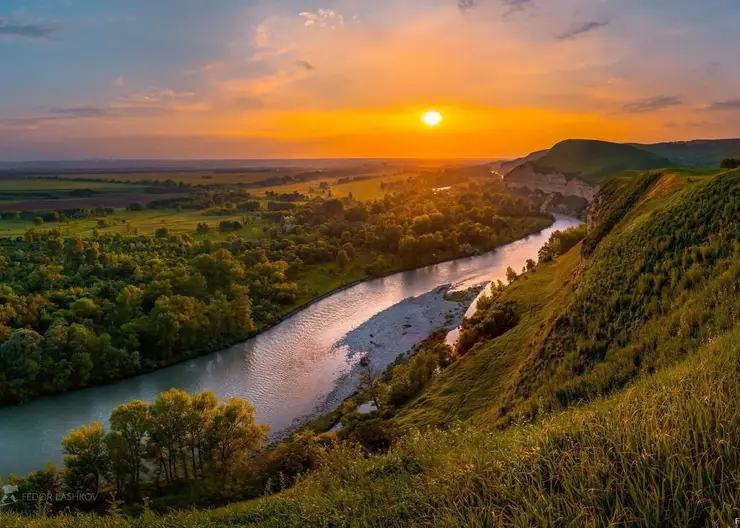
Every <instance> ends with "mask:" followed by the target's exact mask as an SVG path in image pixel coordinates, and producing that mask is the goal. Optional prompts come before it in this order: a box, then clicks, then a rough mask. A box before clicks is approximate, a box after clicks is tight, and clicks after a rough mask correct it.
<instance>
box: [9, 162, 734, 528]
mask: <svg viewBox="0 0 740 528" xmlns="http://www.w3.org/2000/svg"><path fill="white" fill-rule="evenodd" d="M600 196H601V197H602V198H603V199H600V200H597V202H596V203H597V204H598V207H599V208H600V210H599V211H596V212H595V214H594V215H593V218H594V222H595V224H594V225H593V226H592V230H591V232H590V233H589V235H588V237H587V238H586V239H585V240H584V242H583V243H582V244H581V245H579V246H576V247H575V248H573V249H572V250H571V251H570V252H568V253H567V254H566V255H563V256H562V257H559V258H558V259H556V260H555V261H554V262H549V263H542V264H540V265H539V266H538V267H537V269H536V271H534V272H530V273H528V274H526V275H524V276H522V277H520V278H519V279H517V280H516V281H515V282H514V283H513V284H512V285H511V286H510V287H508V288H507V289H506V290H505V291H504V292H503V293H502V294H501V296H500V298H499V300H500V301H502V302H507V303H511V305H512V306H513V307H514V310H515V311H516V313H517V315H518V319H519V323H518V324H517V325H516V326H515V327H514V328H513V329H511V330H509V331H508V332H506V333H504V334H503V335H500V336H499V337H496V338H494V339H489V340H485V341H482V342H480V343H479V344H477V345H476V346H474V347H473V348H472V349H471V350H470V351H469V352H468V353H467V354H466V355H465V356H463V357H462V358H460V359H459V360H458V361H456V362H455V363H453V365H452V366H451V367H449V368H447V369H446V370H443V371H442V373H441V374H439V375H438V376H437V377H436V379H435V380H434V381H433V383H432V385H431V387H430V388H429V389H427V390H426V391H425V392H424V393H422V394H421V396H419V397H418V398H416V399H415V400H414V401H412V402H411V403H410V404H408V405H407V407H406V408H404V409H403V410H402V411H401V412H400V414H398V415H396V416H395V417H394V418H392V420H393V421H394V422H396V424H398V425H400V426H401V427H403V428H404V429H406V430H407V436H405V437H404V438H402V439H401V440H400V441H399V442H398V443H397V444H396V445H395V446H394V447H393V448H392V449H391V450H390V451H389V452H388V453H386V454H383V455H379V456H368V455H367V453H366V452H364V451H362V450H360V449H359V448H354V447H351V446H349V445H347V444H341V445H339V446H338V447H326V448H325V449H323V450H322V452H321V457H320V460H321V463H320V464H319V467H318V468H317V469H316V471H314V472H312V473H310V474H308V475H307V476H305V477H304V478H303V479H302V480H301V481H300V482H299V483H298V484H297V485H296V486H295V487H294V488H292V489H289V490H287V491H284V492H283V493H280V494H277V495H275V496H272V497H268V498H265V499H262V500H259V501H254V502H248V503H242V504H237V505H233V506H229V507H226V508H222V509H218V510H215V511H212V512H192V513H183V514H173V515H172V516H170V517H167V518H165V519H160V520H156V519H151V518H148V517H146V518H144V519H142V520H140V521H139V522H138V524H136V525H137V526H141V527H147V526H155V525H165V524H167V525H177V526H184V527H186V526H206V527H208V526H214V527H215V526H276V527H277V526H280V527H283V526H349V525H352V526H450V527H452V526H498V525H501V526H531V525H539V526H553V525H554V526H570V525H573V526H593V527H596V526H605V525H627V526H630V525H645V526H725V525H731V524H732V520H733V519H734V518H735V517H736V516H737V507H738V505H739V504H740V488H739V487H738V485H737V483H738V481H739V480H740V406H738V405H737V402H738V401H739V399H740V327H738V323H739V322H740V223H739V222H737V218H738V217H739V216H740V171H728V172H725V173H722V174H719V175H717V176H709V177H700V178H697V177H695V176H693V177H686V176H683V175H681V174H677V173H672V172H667V171H655V172H649V173H646V174H643V175H641V176H639V177H636V178H625V179H617V180H614V181H612V182H610V183H609V184H608V185H606V186H605V187H604V189H603V190H602V193H601V195H600ZM425 426H439V427H436V428H431V429H426V428H425ZM502 429H503V430H502ZM417 431H423V432H417ZM83 521H84V523H87V525H89V526H98V525H102V524H97V523H96V522H95V521H94V520H92V519H91V518H84V519H83ZM42 523H43V524H42ZM65 523H66V524H65ZM84 523H83V522H78V521H74V523H73V521H67V520H41V521H39V524H37V526H39V527H41V526H49V527H57V526H84V525H85V524H84ZM0 525H2V526H27V524H21V521H20V520H19V518H16V517H11V516H5V517H3V516H2V514H0ZM109 525H110V526H128V525H129V524H128V523H126V522H124V521H121V522H120V523H119V522H118V521H116V524H113V523H110V524H109Z"/></svg>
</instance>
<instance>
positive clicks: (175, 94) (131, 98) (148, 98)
mask: <svg viewBox="0 0 740 528" xmlns="http://www.w3.org/2000/svg"><path fill="white" fill-rule="evenodd" d="M195 95H196V93H195V92H186V91H179V90H173V89H171V88H167V89H164V90H162V89H155V90H150V91H148V92H139V93H132V94H128V95H124V96H123V97H121V98H120V100H121V101H123V102H126V103H136V104H154V103H160V102H165V101H171V100H173V99H186V98H190V97H195Z"/></svg>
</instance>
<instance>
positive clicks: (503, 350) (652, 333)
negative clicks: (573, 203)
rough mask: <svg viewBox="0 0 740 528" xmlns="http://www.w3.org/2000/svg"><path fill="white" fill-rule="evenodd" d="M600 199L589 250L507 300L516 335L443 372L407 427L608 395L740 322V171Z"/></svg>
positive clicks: (643, 180)
mask: <svg viewBox="0 0 740 528" xmlns="http://www.w3.org/2000/svg"><path fill="white" fill-rule="evenodd" d="M603 193H605V194H610V196H611V199H610V201H609V202H607V203H606V204H605V205H603V206H602V207H603V208H604V211H603V212H602V214H601V215H599V218H600V221H599V223H598V225H597V226H595V227H594V228H593V229H592V231H591V233H590V234H589V236H588V237H587V238H586V240H584V242H583V244H582V246H581V248H580V249H579V250H578V251H575V250H574V251H573V252H571V253H569V254H568V255H566V256H564V257H561V259H559V261H558V262H557V263H555V264H547V265H540V266H539V267H538V270H537V271H536V273H534V274H533V275H532V276H529V277H527V276H525V277H524V278H521V279H519V280H518V281H517V282H515V283H514V285H512V286H511V287H509V288H508V289H507V290H506V291H505V292H504V294H503V296H502V302H506V301H513V302H514V304H515V306H516V307H517V313H519V315H520V317H521V323H520V324H519V326H518V327H516V328H515V329H514V330H512V331H510V332H508V333H507V334H505V335H504V336H502V337H500V338H498V339H494V340H493V341H489V342H487V343H485V344H482V345H479V346H478V347H476V348H474V349H473V351H472V353H471V354H469V355H468V356H466V357H465V358H463V359H462V360H461V361H459V362H458V363H457V364H456V365H455V366H454V367H453V368H451V369H449V370H448V371H446V372H444V373H443V374H442V375H441V376H440V377H439V378H438V379H437V380H436V382H435V383H434V385H433V386H432V388H431V389H430V390H429V391H428V392H427V393H426V394H425V395H424V396H423V398H422V399H420V400H419V401H418V402H416V403H415V404H413V405H411V406H410V407H409V408H407V409H406V410H405V411H404V412H402V413H401V415H400V417H399V421H400V422H401V423H403V424H404V425H407V426H420V425H427V424H440V423H446V422H447V421H449V420H450V417H455V418H462V419H465V418H475V419H476V420H482V421H484V422H487V423H489V422H490V423H496V424H509V423H511V422H513V421H516V420H518V419H521V418H532V417H536V416H539V415H541V414H543V413H547V412H551V411H553V410H556V409H559V408H563V407H567V406H569V405H572V404H574V403H578V402H581V401H587V400H590V399H593V398H597V397H600V396H604V395H608V394H611V393H613V392H615V391H618V390H619V389H621V388H622V387H624V386H625V385H626V384H628V383H629V382H630V381H631V380H633V379H635V378H638V377H640V376H643V375H649V374H651V373H653V372H656V371H657V370H659V369H660V368H663V367H665V366H667V365H670V364H672V363H674V362H675V361H677V360H679V359H680V358H681V357H683V356H684V355H685V354H687V353H688V352H690V351H692V350H695V349H696V348H697V347H698V346H700V345H701V344H702V343H704V342H706V341H707V340H708V339H709V338H710V337H711V336H712V335H717V334H719V333H721V332H725V331H727V330H728V329H729V328H730V327H731V326H732V325H733V324H734V322H735V321H737V320H738V319H740V293H738V292H740V243H738V242H737V241H738V240H740V224H738V222H736V221H735V220H734V219H735V218H737V216H738V215H740V172H739V171H731V172H726V173H723V174H720V175H718V176H716V177H705V178H696V177H693V178H688V177H685V176H682V175H679V174H672V173H663V172H653V173H648V174H645V175H642V176H640V177H639V178H634V179H625V180H616V181H615V182H613V183H610V184H609V185H608V186H607V187H606V188H605V190H604V191H603ZM578 253H582V255H583V257H587V258H585V260H584V261H583V262H582V263H581V262H580V259H581V256H580V255H579V254H578Z"/></svg>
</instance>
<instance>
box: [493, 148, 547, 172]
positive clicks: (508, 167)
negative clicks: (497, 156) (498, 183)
mask: <svg viewBox="0 0 740 528" xmlns="http://www.w3.org/2000/svg"><path fill="white" fill-rule="evenodd" d="M548 152H550V149H544V150H538V151H537V152H532V153H531V154H528V155H526V156H524V157H521V158H517V159H514V160H511V161H502V162H500V163H498V164H497V165H496V167H495V168H496V169H498V171H499V172H501V173H502V174H508V173H509V172H511V171H512V170H514V169H516V168H517V167H519V166H521V165H524V164H525V163H528V162H530V161H537V160H539V159H540V158H542V157H544V156H546V155H547V153H548Z"/></svg>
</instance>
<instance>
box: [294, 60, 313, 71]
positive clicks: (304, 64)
mask: <svg viewBox="0 0 740 528" xmlns="http://www.w3.org/2000/svg"><path fill="white" fill-rule="evenodd" d="M296 65H297V66H300V67H301V68H303V69H305V70H315V69H316V67H315V66H314V65H313V64H311V63H310V62H308V61H306V60H298V61H296Z"/></svg>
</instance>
